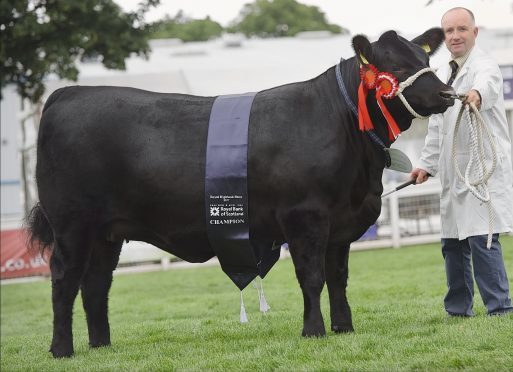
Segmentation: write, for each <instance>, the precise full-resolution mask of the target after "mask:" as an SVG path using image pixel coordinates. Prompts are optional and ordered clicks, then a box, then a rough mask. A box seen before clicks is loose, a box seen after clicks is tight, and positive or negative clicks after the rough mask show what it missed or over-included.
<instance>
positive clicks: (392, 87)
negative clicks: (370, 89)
mask: <svg viewBox="0 0 513 372" xmlns="http://www.w3.org/2000/svg"><path fill="white" fill-rule="evenodd" d="M376 90H378V91H379V92H380V95H381V96H383V98H386V99H391V98H394V97H395V95H396V94H397V91H398V90H399V83H398V82H397V78H396V77H395V76H394V75H392V74H390V73H388V72H380V73H379V74H378V76H377V79H376Z"/></svg>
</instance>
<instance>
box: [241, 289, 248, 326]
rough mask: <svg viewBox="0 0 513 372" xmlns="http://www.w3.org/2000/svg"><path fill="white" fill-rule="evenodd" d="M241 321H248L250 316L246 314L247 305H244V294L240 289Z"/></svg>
mask: <svg viewBox="0 0 513 372" xmlns="http://www.w3.org/2000/svg"><path fill="white" fill-rule="evenodd" d="M240 322H241V323H247V322H248V316H247V314H246V307H245V306H244V296H243V295H242V291H240Z"/></svg>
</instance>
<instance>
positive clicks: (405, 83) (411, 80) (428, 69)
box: [396, 67, 435, 119]
mask: <svg viewBox="0 0 513 372" xmlns="http://www.w3.org/2000/svg"><path fill="white" fill-rule="evenodd" d="M427 72H432V73H435V70H433V69H432V68H431V67H425V68H423V69H421V70H419V71H417V72H416V73H415V74H413V75H412V76H410V77H409V78H408V79H406V80H405V81H403V82H401V83H399V89H398V90H397V92H396V96H399V98H400V99H401V101H402V103H403V104H404V107H406V109H407V110H408V111H409V112H410V114H412V115H413V116H414V117H416V118H417V119H427V118H428V117H429V115H428V116H423V115H420V114H419V113H417V112H416V111H415V110H414V109H413V107H411V105H410V104H409V103H408V101H407V100H406V97H404V95H403V90H405V89H406V88H408V87H409V86H410V85H412V84H413V83H414V82H415V80H417V78H418V77H419V76H420V75H422V74H425V73H427Z"/></svg>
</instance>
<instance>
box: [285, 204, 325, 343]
mask: <svg viewBox="0 0 513 372" xmlns="http://www.w3.org/2000/svg"><path fill="white" fill-rule="evenodd" d="M284 226H285V231H286V237H287V241H288V244H289V248H290V254H291V256H292V260H293V262H294V266H295V269H296V276H297V279H298V282H299V285H300V286H301V290H302V292H303V302H304V314H303V332H302V335H303V336H305V337H315V336H324V335H326V330H325V328H324V320H323V318H322V314H321V304H320V297H321V292H322V289H323V287H324V283H325V272H324V266H325V258H324V254H325V251H326V242H327V237H328V232H329V224H328V220H327V218H323V217H321V216H320V215H319V214H318V213H317V212H310V211H308V212H305V211H295V212H292V213H289V214H288V216H287V217H286V218H285V219H284Z"/></svg>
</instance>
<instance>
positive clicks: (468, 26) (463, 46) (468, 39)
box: [442, 9, 477, 58]
mask: <svg viewBox="0 0 513 372" xmlns="http://www.w3.org/2000/svg"><path fill="white" fill-rule="evenodd" d="M442 29H443V30H444V34H445V45H446V46H447V49H449V52H451V55H452V56H453V57H454V58H458V57H461V56H463V55H465V53H467V52H468V51H469V50H470V49H472V47H473V46H474V45H475V43H476V36H477V27H476V26H475V25H474V22H473V21H472V18H471V17H470V14H468V12H467V11H465V10H463V9H455V10H452V11H449V12H448V13H446V14H445V15H444V16H443V18H442Z"/></svg>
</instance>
